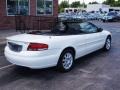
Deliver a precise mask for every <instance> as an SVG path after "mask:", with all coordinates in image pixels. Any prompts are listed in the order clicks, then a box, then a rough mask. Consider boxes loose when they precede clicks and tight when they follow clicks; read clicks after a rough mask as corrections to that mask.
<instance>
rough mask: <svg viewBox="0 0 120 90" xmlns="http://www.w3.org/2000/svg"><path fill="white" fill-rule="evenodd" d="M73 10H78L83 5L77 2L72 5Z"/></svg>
mask: <svg viewBox="0 0 120 90" xmlns="http://www.w3.org/2000/svg"><path fill="white" fill-rule="evenodd" d="M70 6H71V8H78V7H81V6H82V5H81V3H80V1H75V2H72V4H71V5H70Z"/></svg>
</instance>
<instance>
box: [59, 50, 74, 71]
mask: <svg viewBox="0 0 120 90" xmlns="http://www.w3.org/2000/svg"><path fill="white" fill-rule="evenodd" d="M74 61H75V54H74V51H73V50H71V49H66V50H64V51H63V52H62V54H61V55H60V58H59V61H58V65H57V69H58V70H59V71H61V72H68V71H70V70H72V69H73V67H74Z"/></svg>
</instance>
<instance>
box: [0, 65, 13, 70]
mask: <svg viewBox="0 0 120 90" xmlns="http://www.w3.org/2000/svg"><path fill="white" fill-rule="evenodd" d="M12 66H14V64H11V65H7V66H4V67H1V68H0V70H3V69H7V68H10V67H12Z"/></svg>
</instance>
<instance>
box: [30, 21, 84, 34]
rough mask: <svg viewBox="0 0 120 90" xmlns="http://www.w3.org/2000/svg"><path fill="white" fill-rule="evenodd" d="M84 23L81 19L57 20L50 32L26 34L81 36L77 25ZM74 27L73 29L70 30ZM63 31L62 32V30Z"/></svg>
mask: <svg viewBox="0 0 120 90" xmlns="http://www.w3.org/2000/svg"><path fill="white" fill-rule="evenodd" d="M82 22H84V20H81V19H59V20H58V21H57V22H56V25H55V26H54V27H53V29H52V30H50V31H47V32H41V31H32V32H29V33H28V34H35V35H58V36H60V35H61V36H62V35H76V34H80V33H81V34H82V32H80V30H78V28H79V27H77V24H79V23H82ZM72 27H75V28H72ZM62 29H63V30H62Z"/></svg>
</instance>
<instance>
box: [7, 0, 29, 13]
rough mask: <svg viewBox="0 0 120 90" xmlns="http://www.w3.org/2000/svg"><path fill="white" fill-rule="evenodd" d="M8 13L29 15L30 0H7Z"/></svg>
mask: <svg viewBox="0 0 120 90" xmlns="http://www.w3.org/2000/svg"><path fill="white" fill-rule="evenodd" d="M7 13H8V15H16V14H17V15H18V14H19V15H28V14H29V0H7Z"/></svg>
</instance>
